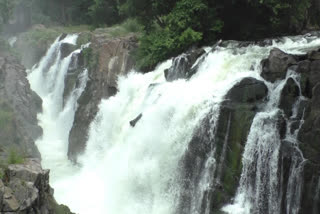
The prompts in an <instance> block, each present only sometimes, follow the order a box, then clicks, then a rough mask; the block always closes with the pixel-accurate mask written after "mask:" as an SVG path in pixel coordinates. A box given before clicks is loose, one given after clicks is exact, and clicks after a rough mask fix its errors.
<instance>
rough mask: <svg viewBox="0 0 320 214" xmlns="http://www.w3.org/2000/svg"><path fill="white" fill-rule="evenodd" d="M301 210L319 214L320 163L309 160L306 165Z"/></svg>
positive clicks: (301, 211)
mask: <svg viewBox="0 0 320 214" xmlns="http://www.w3.org/2000/svg"><path fill="white" fill-rule="evenodd" d="M303 180H304V183H303V188H302V196H303V197H302V201H301V208H300V212H299V213H301V214H303V213H310V214H318V213H319V211H320V197H319V196H320V165H316V164H314V163H312V162H310V161H307V162H306V164H305V165H304V172H303Z"/></svg>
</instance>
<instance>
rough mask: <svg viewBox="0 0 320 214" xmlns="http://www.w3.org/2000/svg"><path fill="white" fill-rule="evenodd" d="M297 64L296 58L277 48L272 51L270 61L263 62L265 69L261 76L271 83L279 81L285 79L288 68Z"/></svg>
mask: <svg viewBox="0 0 320 214" xmlns="http://www.w3.org/2000/svg"><path fill="white" fill-rule="evenodd" d="M296 63H297V61H296V59H295V57H294V56H292V55H289V54H286V53H284V52H283V51H281V50H279V49H277V48H275V49H273V50H271V51H270V55H269V57H268V59H265V60H263V61H262V67H263V69H262V73H261V76H262V77H263V78H264V79H265V80H267V81H270V82H275V81H276V80H277V79H284V78H285V76H286V73H287V69H288V67H289V66H290V65H294V64H296Z"/></svg>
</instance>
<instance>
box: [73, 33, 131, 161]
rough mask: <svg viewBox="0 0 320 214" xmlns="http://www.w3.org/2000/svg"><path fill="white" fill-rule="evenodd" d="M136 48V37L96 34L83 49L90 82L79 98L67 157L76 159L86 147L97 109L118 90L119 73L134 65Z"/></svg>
mask: <svg viewBox="0 0 320 214" xmlns="http://www.w3.org/2000/svg"><path fill="white" fill-rule="evenodd" d="M136 47H137V40H136V38H135V36H132V35H129V36H127V37H123V38H114V39H110V38H109V37H108V36H105V35H104V34H94V35H93V38H92V43H91V46H90V47H89V48H88V49H86V50H84V51H83V58H84V59H83V60H84V61H83V63H84V66H85V67H88V68H89V81H88V82H87V86H86V88H85V91H84V92H83V94H82V95H81V97H80V98H79V100H78V103H79V107H78V109H77V112H76V115H75V119H74V124H73V127H72V129H71V131H70V136H69V150H68V157H69V159H71V160H74V161H75V160H76V157H77V155H78V154H81V153H82V152H83V151H84V149H85V146H86V141H87V135H88V130H89V125H90V123H91V121H92V120H93V119H94V118H95V116H96V114H97V112H98V104H99V103H100V101H101V99H102V98H109V97H110V96H113V95H115V94H116V93H117V90H118V89H117V79H118V76H119V75H126V74H127V73H128V72H129V71H130V70H131V69H132V68H133V67H134V65H135V63H134V60H133V59H132V57H131V56H130V52H131V51H133V50H134V49H135V48H136Z"/></svg>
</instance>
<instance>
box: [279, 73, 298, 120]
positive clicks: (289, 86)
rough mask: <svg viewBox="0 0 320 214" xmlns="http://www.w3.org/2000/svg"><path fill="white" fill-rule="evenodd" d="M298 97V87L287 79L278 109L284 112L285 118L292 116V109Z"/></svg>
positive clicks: (291, 80)
mask: <svg viewBox="0 0 320 214" xmlns="http://www.w3.org/2000/svg"><path fill="white" fill-rule="evenodd" d="M299 95H300V90H299V86H298V85H297V83H296V82H295V81H294V80H293V79H292V78H289V79H288V80H287V82H286V84H285V86H284V87H283V89H282V92H281V96H280V103H279V107H280V108H281V109H282V110H283V111H284V113H285V115H286V116H287V118H290V117H291V116H292V108H293V105H294V104H295V102H296V101H297V98H298V97H299Z"/></svg>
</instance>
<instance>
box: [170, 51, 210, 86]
mask: <svg viewBox="0 0 320 214" xmlns="http://www.w3.org/2000/svg"><path fill="white" fill-rule="evenodd" d="M205 53H206V52H205V51H204V50H203V49H202V48H200V49H193V50H191V51H189V52H187V53H184V54H182V55H180V56H178V57H176V58H174V59H173V65H172V66H171V67H170V68H169V69H166V70H165V71H164V76H165V78H166V80H167V81H168V82H172V81H174V80H177V79H188V78H190V77H191V76H192V75H194V74H195V72H196V69H192V66H193V65H194V64H195V62H196V61H197V59H198V58H199V57H200V56H201V55H203V54H205Z"/></svg>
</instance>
